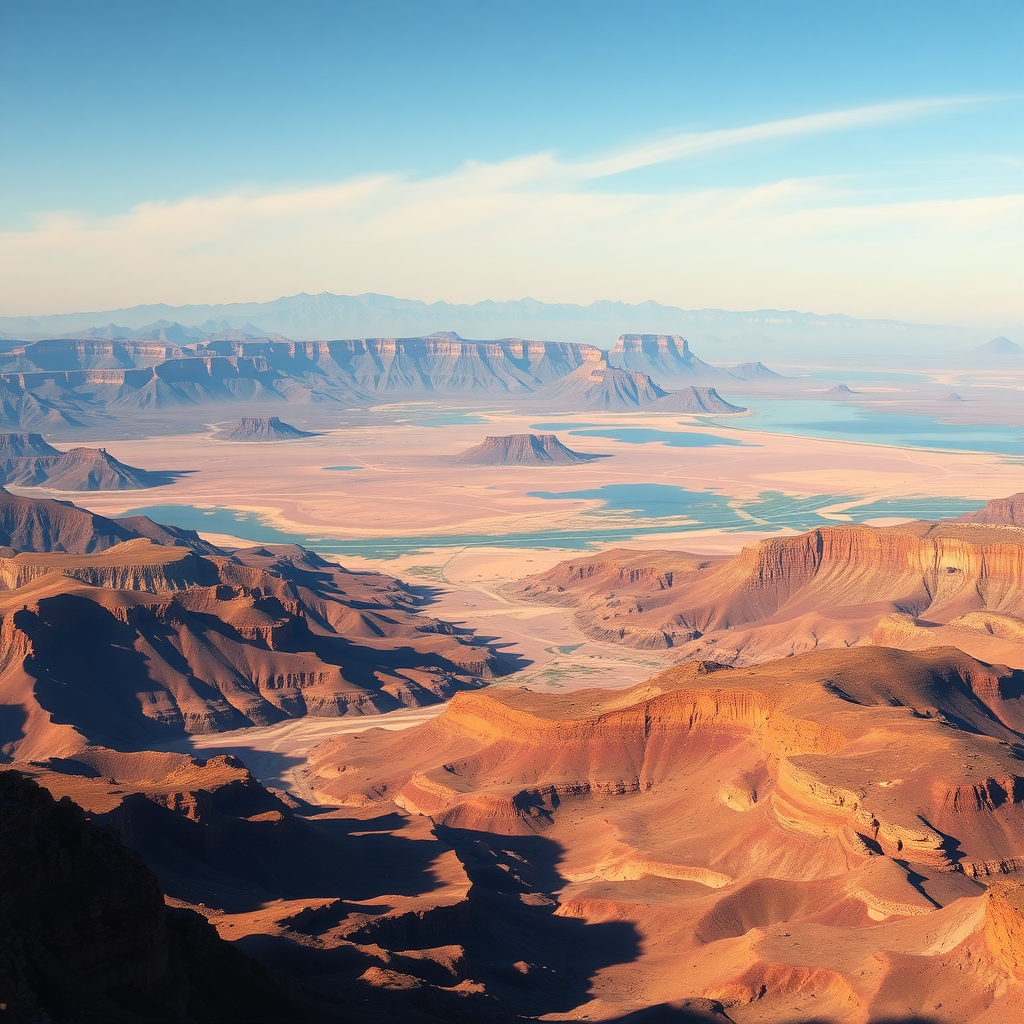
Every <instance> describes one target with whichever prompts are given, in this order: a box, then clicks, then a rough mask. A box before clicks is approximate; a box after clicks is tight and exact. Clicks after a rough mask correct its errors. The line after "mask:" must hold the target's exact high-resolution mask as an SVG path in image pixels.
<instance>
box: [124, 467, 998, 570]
mask: <svg viewBox="0 0 1024 1024" xmlns="http://www.w3.org/2000/svg"><path fill="white" fill-rule="evenodd" d="M532 496H533V497H539V498H542V499H544V500H547V501H579V500H581V499H587V500H594V501H599V502H601V507H600V508H597V509H592V510H587V511H585V512H583V513H582V515H581V518H585V520H586V525H585V526H582V527H580V528H578V529H572V530H565V529H561V530H540V531H536V532H530V533H525V532H524V533H505V534H501V535H494V534H448V535H442V534H437V535H430V534H428V535H420V536H414V537H372V538H353V539H344V538H337V537H327V536H324V535H323V534H317V533H313V532H310V533H308V534H305V533H289V532H287V531H284V530H280V529H278V528H277V527H275V526H273V525H271V524H270V523H269V522H266V521H265V520H264V519H263V518H261V517H260V516H259V515H258V514H257V513H254V512H242V511H239V510H237V509H230V508H223V507H219V508H196V507H195V506H193V505H149V506H146V507H143V508H136V509H132V510H130V511H128V512H125V515H144V516H149V517H150V518H151V519H155V520H156V521H157V522H159V523H168V524H170V525H173V526H180V527H184V528H186V529H191V530H198V531H200V532H201V533H223V534H228V535H230V536H233V537H239V538H241V539H243V540H248V541H252V543H254V544H301V545H303V546H304V547H308V548H312V549H313V550H315V551H321V552H323V553H324V554H337V555H346V554H347V555H358V556H361V557H364V558H375V559H391V558H398V557H399V556H400V555H405V554H411V553H414V552H417V551H424V550H428V549H437V548H450V549H460V548H464V547H535V548H565V549H566V550H575V551H582V550H585V549H586V548H588V547H589V546H590V545H591V544H594V543H618V542H620V541H628V540H631V539H633V538H635V537H643V536H649V535H652V534H664V533H679V534H685V533H689V532H692V531H693V530H699V529H720V530H729V531H736V532H747V531H752V530H757V531H764V530H772V529H778V528H782V527H789V528H791V529H793V530H809V529H813V528H815V527H818V526H828V525H830V524H831V525H834V524H835V522H836V520H835V519H833V518H831V516H833V515H841V516H842V517H843V518H844V519H846V520H847V521H851V522H863V521H864V520H867V519H875V518H883V517H892V518H907V519H937V518H941V517H943V516H953V515H959V514H960V513H962V512H970V511H973V510H974V509H977V508H980V507H981V505H982V504H983V502H980V501H967V500H961V499H954V498H927V497H924V498H907V499H891V500H880V501H874V502H871V503H870V504H864V505H861V506H857V507H852V508H851V507H845V508H840V509H838V510H837V512H836V513H828V514H827V515H822V514H820V513H819V510H820V509H824V508H827V507H829V506H832V505H840V506H844V505H845V506H848V505H849V504H850V503H851V502H853V501H856V500H857V499H856V498H855V497H850V496H849V495H847V496H840V495H820V494H819V495H813V496H810V497H799V496H793V495H786V494H783V493H781V492H777V491H766V492H764V493H762V494H760V495H758V497H757V498H755V499H749V500H743V501H740V500H737V499H734V498H729V497H727V496H725V495H720V494H712V493H710V492H707V491H688V490H686V489H685V488H682V487H676V486H673V485H670V484H655V483H641V484H609V485H606V486H605V487H595V488H591V489H589V490H580V491H561V492H553V491H535V492H533V495H532ZM631 517H632V518H633V519H634V521H633V522H629V521H628V520H629V518H631ZM624 520H626V521H624Z"/></svg>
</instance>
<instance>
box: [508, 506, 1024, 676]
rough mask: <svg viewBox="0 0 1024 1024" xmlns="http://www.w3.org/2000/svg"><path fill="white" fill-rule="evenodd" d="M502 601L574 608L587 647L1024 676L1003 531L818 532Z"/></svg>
mask: <svg viewBox="0 0 1024 1024" xmlns="http://www.w3.org/2000/svg"><path fill="white" fill-rule="evenodd" d="M509 589H510V590H511V592H513V593H514V594H516V595H517V596H520V597H523V598H528V599H530V600H540V601H549V602H551V603H554V604H562V605H567V606H570V607H572V608H574V609H575V610H576V613H575V618H576V622H577V624H578V625H579V626H580V628H581V629H583V630H584V631H585V632H586V633H587V634H588V635H590V636H594V637H600V638H601V639H605V640H611V641H614V642H621V643H624V644H628V645H632V646H636V647H664V646H673V647H678V648H680V650H681V653H682V654H683V655H688V656H696V655H700V656H704V657H712V658H714V660H716V661H720V662H727V663H730V664H732V663H735V664H746V663H748V662H757V661H764V660H767V659H770V658H773V657H781V656H785V655H788V654H793V653H799V652H801V651H806V650H811V649H813V648H814V647H819V646H820V647H837V646H849V645H850V644H855V643H861V644H863V643H871V642H873V641H874V642H878V643H883V644H888V645H890V646H897V647H904V648H908V649H921V648H925V647H930V646H935V645H936V644H952V645H954V646H957V647H960V648H961V649H964V650H968V651H970V652H972V653H974V654H976V655H977V656H979V657H983V658H985V659H986V660H998V661H1006V662H1008V663H1010V664H1014V665H1018V666H1022V667H1024V648H1022V647H1021V641H1022V639H1024V532H1022V531H1020V530H1016V529H1011V528H1007V527H990V526H988V527H987V526H980V525H970V524H962V523H956V522H948V521H947V522H943V523H938V524H934V523H911V524H908V525H906V526H896V527H889V528H886V529H877V528H873V527H869V526H836V527H826V528H822V529H818V530H812V531H810V532H809V533H804V534H800V535H799V536H795V537H780V538H771V539H768V540H764V541H761V542H760V543H758V544H755V545H752V546H750V547H746V548H744V549H743V550H742V551H741V552H740V553H739V554H738V555H736V556H735V557H732V558H729V557H717V558H714V557H713V558H706V557H701V556H697V555H688V554H685V553H681V552H664V551H643V552H635V551H624V550H616V551H607V552H602V553H601V554H599V555H592V556H589V557H585V558H578V559H571V560H568V561H564V562H560V563H559V564H558V565H557V566H555V567H554V568H553V569H551V570H549V571H547V572H545V573H541V574H539V575H537V576H531V577H529V578H527V579H525V580H522V581H521V582H519V583H517V584H514V585H512V586H511V587H510V588H509Z"/></svg>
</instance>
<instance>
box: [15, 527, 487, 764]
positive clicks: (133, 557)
mask: <svg viewBox="0 0 1024 1024" xmlns="http://www.w3.org/2000/svg"><path fill="white" fill-rule="evenodd" d="M0 586H2V587H6V588H7V590H6V592H0V616H2V618H0V636H2V638H3V658H2V664H0V704H3V705H7V706H8V707H9V708H10V709H11V710H10V712H9V713H8V714H7V715H6V717H5V718H4V719H3V723H4V724H3V732H2V734H0V744H2V747H3V750H4V752H5V753H7V754H8V755H12V756H20V757H23V758H25V757H33V756H35V757H38V756H43V755H52V754H56V753H66V752H68V751H73V750H76V749H79V748H80V747H81V746H83V744H84V743H86V742H93V743H103V744H105V745H108V746H113V747H118V748H121V749H125V748H131V747H140V746H145V745H146V743H148V742H153V741H157V740H159V739H160V738H170V737H173V736H174V735H180V734H182V733H204V732H217V731H222V730H225V729H236V728H240V727H243V726H248V725H267V724H270V723H273V722H278V721H282V720H284V719H286V718H293V717H300V716H303V715H324V716H337V715H343V714H350V713H355V714H363V713H376V712H380V711H385V710H390V709H392V708H397V707H401V706H418V705H423V704H431V703H435V702H437V701H438V700H441V699H444V698H446V697H448V696H449V695H450V694H451V693H452V692H454V691H455V690H457V689H459V688H461V687H473V686H479V685H481V684H482V681H483V680H484V679H486V678H489V677H491V676H492V675H495V674H498V673H500V672H501V671H502V668H501V663H500V662H499V659H498V658H497V656H496V655H495V654H494V652H493V651H492V650H491V649H490V648H489V647H486V646H484V645H483V644H480V643H477V642H475V641H473V640H472V639H471V638H469V637H467V636H466V635H463V634H462V633H459V632H456V630H455V629H454V628H452V627H451V626H449V625H448V624H447V623H443V622H440V621H438V620H436V619H432V618H430V617H429V616H426V615H423V614H422V613H421V612H420V611H419V609H418V603H419V602H418V600H417V598H416V597H414V596H413V595H412V594H411V593H410V592H409V591H408V590H406V589H405V588H404V587H403V586H402V585H401V584H399V583H398V582H397V581H396V580H393V579H391V578H390V577H387V576H383V575H379V574H376V573H350V572H346V571H345V570H344V569H342V568H341V567H339V566H337V565H334V564H333V563H328V562H324V561H322V560H321V559H319V558H317V557H316V556H314V555H311V554H310V553H308V552H304V551H303V550H302V549H299V548H276V549H274V550H268V549H265V548H256V549H253V550H252V551H247V552H239V553H237V554H236V555H234V556H226V555H200V554H199V553H197V552H195V551H192V550H189V549H188V548H184V547H161V546H158V545H154V544H152V543H151V542H150V541H149V540H146V539H136V540H131V541H128V542H126V543H122V544H119V545H116V546H114V547H111V548H108V549H106V550H105V551H103V552H101V553H98V554H86V555H70V554H54V553H22V554H19V555H16V556H13V557H10V558H0Z"/></svg>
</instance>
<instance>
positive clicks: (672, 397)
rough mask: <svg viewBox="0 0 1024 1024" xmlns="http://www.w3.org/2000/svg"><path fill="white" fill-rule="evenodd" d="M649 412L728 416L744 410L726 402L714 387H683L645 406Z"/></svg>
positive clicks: (739, 406)
mask: <svg viewBox="0 0 1024 1024" xmlns="http://www.w3.org/2000/svg"><path fill="white" fill-rule="evenodd" d="M647 409H649V410H650V411H651V412H671V413H691V414H693V413H695V414H698V415H700V414H703V413H709V414H716V415H719V416H730V415H734V414H735V413H741V412H746V411H747V410H746V408H744V407H743V406H742V405H732V404H730V403H729V402H727V401H726V400H725V399H724V398H722V396H721V395H720V394H719V393H718V392H717V391H716V390H715V389H714V388H694V387H689V388H683V390H682V391H674V392H672V393H671V394H668V395H665V397H664V398H658V399H656V400H655V401H653V402H651V404H650V405H648V406H647Z"/></svg>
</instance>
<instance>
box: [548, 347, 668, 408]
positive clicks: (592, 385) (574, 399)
mask: <svg viewBox="0 0 1024 1024" xmlns="http://www.w3.org/2000/svg"><path fill="white" fill-rule="evenodd" d="M665 394H666V393H665V392H664V391H662V389H661V388H660V387H658V385H657V384H655V383H654V381H653V380H651V378H650V377H648V376H647V375H646V374H644V373H639V372H636V371H632V370H620V369H618V368H617V367H614V366H611V365H609V363H608V361H607V360H605V359H600V360H596V361H591V362H587V363H584V364H583V365H582V366H580V367H579V369H576V370H573V372H572V373H569V374H567V375H566V376H565V377H562V378H561V379H560V380H557V381H555V383H553V384H551V385H549V386H548V387H546V388H544V389H543V390H542V391H541V392H540V393H539V395H538V397H539V398H542V399H543V400H544V402H545V403H546V404H547V405H549V406H551V407H552V408H558V409H565V410H567V411H573V412H576V411H578V412H588V411H593V412H629V411H631V410H634V409H640V408H643V407H645V406H648V405H650V404H651V403H652V402H654V401H656V400H657V399H659V398H664V397H665Z"/></svg>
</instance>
